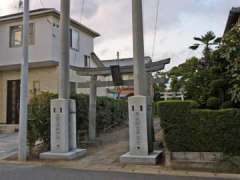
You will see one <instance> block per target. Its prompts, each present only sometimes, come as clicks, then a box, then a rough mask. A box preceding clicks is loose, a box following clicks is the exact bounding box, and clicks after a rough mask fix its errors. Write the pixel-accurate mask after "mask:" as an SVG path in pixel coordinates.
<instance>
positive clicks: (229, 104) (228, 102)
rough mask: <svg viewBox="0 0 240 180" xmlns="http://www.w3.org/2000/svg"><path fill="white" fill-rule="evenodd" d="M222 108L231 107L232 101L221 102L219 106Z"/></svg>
mask: <svg viewBox="0 0 240 180" xmlns="http://www.w3.org/2000/svg"><path fill="white" fill-rule="evenodd" d="M221 108H222V109H229V108H233V103H232V101H226V102H224V103H223V104H222V106H221Z"/></svg>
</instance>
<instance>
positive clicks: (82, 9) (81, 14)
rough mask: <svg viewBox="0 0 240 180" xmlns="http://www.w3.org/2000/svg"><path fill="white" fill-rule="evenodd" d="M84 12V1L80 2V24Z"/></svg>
mask: <svg viewBox="0 0 240 180" xmlns="http://www.w3.org/2000/svg"><path fill="white" fill-rule="evenodd" d="M84 10H85V0H82V8H81V12H80V22H82V17H83V16H84Z"/></svg>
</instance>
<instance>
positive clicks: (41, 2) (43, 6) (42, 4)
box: [39, 0, 45, 8]
mask: <svg viewBox="0 0 240 180" xmlns="http://www.w3.org/2000/svg"><path fill="white" fill-rule="evenodd" d="M39 2H40V4H41V6H42V8H45V5H44V3H43V1H42V0H39Z"/></svg>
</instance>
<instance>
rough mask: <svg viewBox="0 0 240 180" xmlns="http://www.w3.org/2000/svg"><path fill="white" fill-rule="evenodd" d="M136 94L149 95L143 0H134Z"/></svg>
mask: <svg viewBox="0 0 240 180" xmlns="http://www.w3.org/2000/svg"><path fill="white" fill-rule="evenodd" d="M132 20H133V62H134V95H135V96H137V95H142V96H147V75H146V70H145V60H144V38H143V13H142V0H132Z"/></svg>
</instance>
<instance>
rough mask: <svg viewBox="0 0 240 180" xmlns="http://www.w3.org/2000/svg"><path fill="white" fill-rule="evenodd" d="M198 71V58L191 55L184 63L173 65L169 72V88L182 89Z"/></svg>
mask: <svg viewBox="0 0 240 180" xmlns="http://www.w3.org/2000/svg"><path fill="white" fill-rule="evenodd" d="M196 71H198V58H196V57H192V58H190V59H187V60H186V62H185V63H183V64H180V65H179V66H177V67H173V68H172V69H171V70H170V71H169V72H168V74H169V77H170V78H171V84H170V86H171V89H172V90H173V91H180V90H184V89H185V87H186V83H187V81H188V80H189V79H190V78H191V77H192V76H193V74H194V73H195V72H196Z"/></svg>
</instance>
